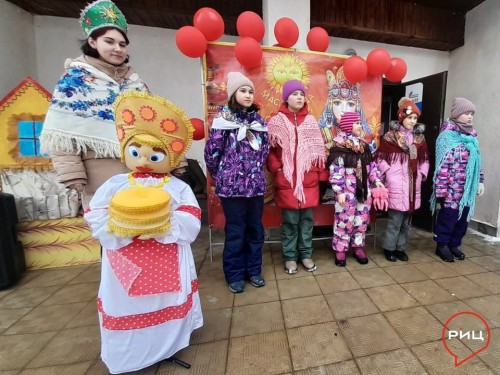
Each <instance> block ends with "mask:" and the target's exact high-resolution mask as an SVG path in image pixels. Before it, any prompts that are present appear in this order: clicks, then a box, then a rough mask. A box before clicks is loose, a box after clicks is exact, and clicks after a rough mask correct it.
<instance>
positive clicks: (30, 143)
mask: <svg viewBox="0 0 500 375" xmlns="http://www.w3.org/2000/svg"><path fill="white" fill-rule="evenodd" d="M42 128H43V122H41V121H26V120H22V121H19V122H18V123H17V131H18V137H19V152H20V156H47V155H42V154H41V153H40V140H39V137H40V133H41V132H42Z"/></svg>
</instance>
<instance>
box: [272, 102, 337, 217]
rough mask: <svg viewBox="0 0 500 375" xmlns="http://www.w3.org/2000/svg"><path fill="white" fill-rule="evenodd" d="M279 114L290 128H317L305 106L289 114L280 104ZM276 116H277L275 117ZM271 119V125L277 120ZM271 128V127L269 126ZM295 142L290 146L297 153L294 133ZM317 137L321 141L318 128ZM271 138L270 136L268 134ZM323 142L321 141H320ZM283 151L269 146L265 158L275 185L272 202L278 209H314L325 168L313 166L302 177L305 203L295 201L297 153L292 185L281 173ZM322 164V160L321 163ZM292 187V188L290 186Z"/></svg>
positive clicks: (284, 106)
mask: <svg viewBox="0 0 500 375" xmlns="http://www.w3.org/2000/svg"><path fill="white" fill-rule="evenodd" d="M279 112H281V113H283V114H285V115H286V121H288V122H289V123H290V124H291V125H292V126H295V127H298V126H305V125H306V124H307V125H311V124H315V126H317V122H316V119H315V118H314V116H312V115H309V114H308V109H307V104H306V105H304V107H303V108H302V109H301V110H300V111H299V112H297V113H293V112H290V111H289V109H288V108H287V106H286V104H284V103H283V104H282V105H281V107H280V109H279ZM276 116H278V115H276ZM276 116H274V117H273V118H271V120H270V121H269V124H272V121H275V120H277V118H275V117H276ZM271 128H272V125H271ZM296 135H297V137H296V142H295V145H290V146H291V147H294V148H295V151H297V147H298V143H299V142H301V139H300V138H299V137H300V136H299V133H296ZM318 136H319V137H320V139H322V136H321V132H320V130H319V127H318ZM270 137H272V134H270ZM321 142H323V141H321ZM282 156H283V149H282V148H281V147H280V146H279V145H274V146H271V148H270V151H269V156H268V158H267V168H268V170H269V171H270V172H271V173H272V174H273V176H274V185H275V195H274V202H275V203H276V205H277V206H278V207H280V208H286V209H300V208H309V207H314V206H317V205H318V204H319V198H320V197H319V181H320V180H321V181H326V180H327V179H328V171H327V170H326V168H318V167H317V166H313V167H312V168H310V170H309V171H307V172H305V173H304V177H303V182H302V184H303V191H304V195H305V201H304V202H301V201H300V200H299V199H297V198H296V197H295V196H294V194H293V192H294V188H295V181H296V178H297V175H296V171H297V160H296V157H297V152H295V160H294V168H293V170H294V173H293V178H292V180H293V182H294V183H293V184H290V183H289V182H288V181H287V179H286V178H285V175H284V173H283V171H282V169H283V157H282ZM322 163H324V160H323V161H322ZM320 164H321V163H320V162H319V161H318V163H317V164H316V165H320ZM292 185H293V186H292Z"/></svg>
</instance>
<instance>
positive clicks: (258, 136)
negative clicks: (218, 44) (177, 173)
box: [205, 72, 269, 293]
mask: <svg viewBox="0 0 500 375" xmlns="http://www.w3.org/2000/svg"><path fill="white" fill-rule="evenodd" d="M227 94H228V97H229V102H228V104H227V106H224V107H222V108H221V109H220V110H219V113H218V114H217V116H216V117H215V118H214V120H213V122H212V128H211V130H210V134H209V137H208V139H207V142H206V145H205V162H206V165H207V170H208V172H209V173H210V175H211V176H212V178H213V180H214V181H215V194H216V195H217V196H218V197H219V198H220V200H221V204H222V208H223V210H224V216H225V219H226V225H225V227H224V231H225V241H224V251H223V256H222V257H223V268H224V275H225V278H226V281H227V283H228V285H229V290H230V291H231V292H233V293H241V292H243V291H244V290H245V279H247V278H248V279H249V281H250V283H251V284H252V285H253V286H254V287H262V286H264V285H265V280H264V279H263V278H262V275H261V269H262V246H263V245H264V227H263V225H262V211H263V209H264V194H265V193H266V177H265V172H264V166H265V164H266V158H267V155H268V153H269V143H268V135H267V125H266V122H265V121H264V119H263V118H262V117H261V116H260V115H259V114H258V110H259V106H258V105H257V104H255V103H254V85H253V82H252V81H250V79H248V78H247V77H245V76H244V75H243V74H241V73H239V72H230V73H229V74H228V79H227Z"/></svg>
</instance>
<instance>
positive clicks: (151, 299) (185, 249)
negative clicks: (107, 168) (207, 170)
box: [85, 91, 203, 374]
mask: <svg viewBox="0 0 500 375" xmlns="http://www.w3.org/2000/svg"><path fill="white" fill-rule="evenodd" d="M114 114H115V122H116V129H117V133H118V139H119V141H120V148H121V156H122V161H125V164H126V165H127V166H128V167H129V168H131V169H132V172H130V173H128V174H119V175H116V176H114V177H111V178H110V179H109V180H108V181H106V182H105V183H104V184H103V185H102V186H101V187H100V188H99V189H98V190H97V191H96V193H95V195H94V197H93V198H92V200H91V201H90V205H89V209H88V210H86V212H85V219H86V220H87V222H88V223H89V225H90V228H91V231H92V234H93V236H94V237H96V238H97V239H99V241H100V243H101V245H102V249H103V251H102V271H101V284H100V287H99V294H98V299H97V306H98V311H99V322H100V328H101V341H102V343H101V357H102V360H103V361H104V363H105V364H106V366H108V369H109V371H110V372H111V373H112V374H119V373H123V372H130V371H137V370H140V369H143V368H145V367H148V366H150V365H153V364H154V363H157V362H159V361H162V360H165V359H167V358H170V357H172V356H173V355H174V354H175V353H176V352H177V351H179V350H180V349H182V348H184V347H186V346H188V345H189V339H190V335H191V332H192V331H193V330H194V329H196V328H199V327H201V326H202V325H203V317H202V313H201V304H200V299H199V295H198V278H197V275H196V269H195V263H194V259H193V254H192V252H191V247H190V244H191V243H192V242H193V241H194V240H195V239H196V237H197V235H198V233H199V231H200V227H201V221H200V219H201V210H200V208H199V205H198V202H197V201H196V198H195V195H194V194H193V192H192V190H191V188H190V187H189V186H188V185H187V184H186V183H185V182H183V181H181V180H180V179H177V178H176V177H174V176H171V175H170V173H169V172H170V170H171V169H173V168H175V167H176V166H177V165H178V164H179V162H180V161H181V160H182V158H183V156H184V154H185V153H186V151H187V150H188V148H189V146H190V145H191V142H192V134H193V126H192V124H191V122H190V121H189V119H188V118H187V116H186V114H185V113H184V111H183V110H182V109H180V108H178V107H177V106H176V105H174V104H173V103H171V102H170V101H168V100H166V99H163V98H161V97H158V96H154V95H151V94H148V93H144V92H133V91H131V92H127V93H124V94H121V95H120V96H119V97H118V98H117V100H116V101H115V104H114ZM148 153H149V154H148ZM145 155H147V156H148V157H147V158H146V157H145Z"/></svg>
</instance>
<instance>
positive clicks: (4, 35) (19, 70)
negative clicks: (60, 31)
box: [0, 0, 37, 98]
mask: <svg viewBox="0 0 500 375" xmlns="http://www.w3.org/2000/svg"><path fill="white" fill-rule="evenodd" d="M0 49H1V52H0V98H3V97H4V96H5V95H6V94H7V93H8V92H9V91H10V90H12V88H14V87H15V86H17V84H18V83H19V82H20V81H21V80H22V79H23V78H25V77H26V76H28V75H31V76H33V78H35V79H36V69H37V68H36V64H37V62H36V54H35V53H34V51H35V31H34V29H33V16H32V15H31V14H30V13H27V12H25V11H24V10H22V9H21V8H18V7H17V6H15V5H13V4H12V3H9V2H7V1H5V0H0Z"/></svg>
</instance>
